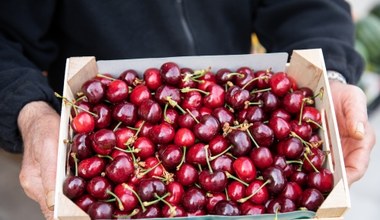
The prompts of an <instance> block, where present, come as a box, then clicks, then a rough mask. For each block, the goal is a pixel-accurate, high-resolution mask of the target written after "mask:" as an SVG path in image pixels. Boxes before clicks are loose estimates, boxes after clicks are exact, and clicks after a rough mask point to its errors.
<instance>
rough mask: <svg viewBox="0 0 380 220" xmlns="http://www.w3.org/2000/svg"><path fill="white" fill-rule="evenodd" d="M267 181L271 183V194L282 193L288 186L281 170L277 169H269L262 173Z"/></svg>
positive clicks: (269, 188)
mask: <svg viewBox="0 0 380 220" xmlns="http://www.w3.org/2000/svg"><path fill="white" fill-rule="evenodd" d="M262 175H263V178H264V180H265V181H267V180H268V181H269V183H268V185H267V186H268V190H269V192H270V193H273V194H278V193H280V192H281V191H282V190H283V189H284V188H285V185H286V178H285V175H284V173H283V172H282V170H281V169H279V168H277V167H269V168H267V169H266V170H264V172H263V173H262Z"/></svg>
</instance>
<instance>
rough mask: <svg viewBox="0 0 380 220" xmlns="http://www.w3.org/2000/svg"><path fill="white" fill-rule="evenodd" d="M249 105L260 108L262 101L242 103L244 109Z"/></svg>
mask: <svg viewBox="0 0 380 220" xmlns="http://www.w3.org/2000/svg"><path fill="white" fill-rule="evenodd" d="M250 105H257V106H259V107H260V106H262V105H263V101H261V100H259V101H257V102H250V101H245V102H244V108H245V109H246V108H248V107H249V106H250Z"/></svg>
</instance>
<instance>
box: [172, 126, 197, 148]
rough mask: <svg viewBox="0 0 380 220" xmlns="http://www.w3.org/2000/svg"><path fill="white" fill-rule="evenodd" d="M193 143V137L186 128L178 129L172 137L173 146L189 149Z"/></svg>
mask: <svg viewBox="0 0 380 220" xmlns="http://www.w3.org/2000/svg"><path fill="white" fill-rule="evenodd" d="M194 143H195V135H194V133H193V132H192V131H191V130H190V129H188V128H180V129H178V130H177V132H176V134H175V136H174V144H176V145H177V146H183V147H190V146H192V145H194Z"/></svg>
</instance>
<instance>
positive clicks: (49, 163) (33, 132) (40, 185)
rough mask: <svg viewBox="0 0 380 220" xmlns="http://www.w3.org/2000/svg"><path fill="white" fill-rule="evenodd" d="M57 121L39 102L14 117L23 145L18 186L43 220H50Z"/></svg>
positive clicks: (52, 201) (58, 119)
mask: <svg viewBox="0 0 380 220" xmlns="http://www.w3.org/2000/svg"><path fill="white" fill-rule="evenodd" d="M59 121H60V118H59V115H58V114H57V112H56V111H55V110H54V109H53V108H52V107H50V106H49V105H48V104H47V103H45V102H41V101H40V102H31V103H29V104H27V105H25V106H24V107H23V109H22V110H21V112H20V114H19V117H18V126H19V129H20V132H21V135H22V139H23V142H24V154H23V160H22V165H21V171H20V174H19V179H20V183H21V186H22V187H23V189H24V191H25V193H26V195H27V196H29V197H30V198H31V199H33V200H35V201H36V202H38V203H39V205H40V208H41V211H42V213H43V214H44V216H45V218H46V219H53V208H54V188H55V177H56V176H55V175H56V167H57V166H56V165H57V149H58V132H59Z"/></svg>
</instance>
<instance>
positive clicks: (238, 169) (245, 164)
mask: <svg viewBox="0 0 380 220" xmlns="http://www.w3.org/2000/svg"><path fill="white" fill-rule="evenodd" d="M232 166H233V168H234V170H235V173H236V175H237V176H238V177H239V178H240V179H241V180H243V181H244V182H247V183H250V182H252V181H253V180H254V179H255V178H256V167H255V165H254V164H253V162H252V161H251V159H249V158H248V157H244V156H241V157H238V158H237V159H236V160H235V161H234V162H233V164H232Z"/></svg>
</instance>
